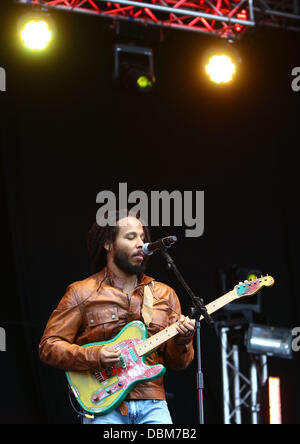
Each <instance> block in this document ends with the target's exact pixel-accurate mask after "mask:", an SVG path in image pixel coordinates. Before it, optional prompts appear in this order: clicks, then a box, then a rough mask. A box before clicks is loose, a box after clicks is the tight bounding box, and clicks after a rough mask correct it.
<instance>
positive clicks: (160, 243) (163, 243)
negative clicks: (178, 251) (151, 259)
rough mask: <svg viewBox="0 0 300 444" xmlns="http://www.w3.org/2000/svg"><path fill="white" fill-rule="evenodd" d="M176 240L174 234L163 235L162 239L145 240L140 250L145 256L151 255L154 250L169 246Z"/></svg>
mask: <svg viewBox="0 0 300 444" xmlns="http://www.w3.org/2000/svg"><path fill="white" fill-rule="evenodd" d="M176 241H177V237H176V236H168V237H163V238H162V239H159V240H157V241H155V242H151V243H149V242H147V243H146V244H144V245H143V248H142V251H143V253H144V254H146V255H147V256H151V254H153V253H154V251H156V250H160V249H161V248H169V247H170V246H171V245H173V244H174V243H175V242H176Z"/></svg>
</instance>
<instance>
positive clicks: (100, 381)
mask: <svg viewBox="0 0 300 444" xmlns="http://www.w3.org/2000/svg"><path fill="white" fill-rule="evenodd" d="M273 284H274V279H273V278H272V277H271V276H264V277H261V278H259V279H256V280H251V281H244V282H240V284H239V285H236V286H235V287H234V289H233V290H232V291H230V292H229V293H227V294H225V295H224V296H221V297H220V298H219V299H216V300H215V301H214V302H211V303H210V304H208V305H206V309H207V312H208V313H209V314H212V313H214V312H215V311H217V310H219V309H220V308H222V307H224V306H225V305H227V304H228V303H230V302H232V301H233V300H234V299H238V298H241V297H244V296H250V295H253V294H255V293H257V292H258V291H259V290H260V289H261V288H262V287H263V286H267V287H270V286H271V285H273ZM186 319H188V318H186ZM201 319H203V316H201V318H200V320H201ZM176 325H177V323H175V324H172V325H170V326H169V327H167V328H165V329H164V330H161V331H160V332H158V333H156V334H155V335H153V336H151V337H149V338H147V336H148V333H147V329H146V327H145V325H144V324H143V323H142V322H140V321H133V322H130V323H129V324H127V325H125V327H124V328H123V329H122V330H121V331H120V332H119V333H118V334H117V336H115V337H114V338H113V339H111V340H110V341H103V342H96V343H92V344H86V345H83V346H82V347H94V346H103V345H109V346H111V347H114V348H116V349H121V350H122V352H121V357H120V364H119V365H118V366H117V367H114V368H111V369H107V370H106V371H98V372H97V371H96V372H95V371H81V372H80V371H67V372H66V376H67V379H68V383H69V387H70V389H71V390H72V392H73V394H74V395H75V397H76V399H77V401H78V403H79V404H80V405H81V407H82V408H83V409H84V410H85V411H86V412H89V413H93V414H99V415H103V414H105V413H108V412H110V411H111V410H113V409H115V408H117V407H118V406H119V405H120V404H121V402H122V401H123V400H124V399H125V398H126V396H127V395H128V393H129V392H130V390H132V388H133V387H134V386H135V385H136V384H138V383H139V382H142V381H151V380H153V379H157V378H160V377H162V376H163V375H164V373H165V371H166V369H165V367H164V366H163V365H160V364H158V365H147V364H146V362H145V361H146V358H147V356H149V355H150V354H151V353H152V352H153V351H155V350H156V349H157V348H158V347H159V346H160V345H161V344H163V343H164V342H166V341H168V340H169V339H171V338H172V337H174V336H176V335H177V334H178V332H177V329H176Z"/></svg>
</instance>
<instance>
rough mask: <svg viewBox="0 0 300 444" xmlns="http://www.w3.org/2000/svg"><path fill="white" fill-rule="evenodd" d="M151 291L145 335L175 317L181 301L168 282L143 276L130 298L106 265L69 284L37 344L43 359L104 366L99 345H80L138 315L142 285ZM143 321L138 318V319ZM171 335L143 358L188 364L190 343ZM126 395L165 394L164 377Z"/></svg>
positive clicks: (67, 366)
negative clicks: (147, 326)
mask: <svg viewBox="0 0 300 444" xmlns="http://www.w3.org/2000/svg"><path fill="white" fill-rule="evenodd" d="M146 284H149V287H150V289H151V290H152V293H153V296H154V297H153V317H152V322H151V323H150V325H149V328H148V334H149V336H151V335H153V334H154V333H157V332H158V331H160V330H162V329H163V328H165V327H167V326H168V325H170V324H172V323H174V322H176V321H177V320H178V318H179V315H180V314H181V308H180V303H179V300H178V297H177V295H176V293H175V292H174V290H173V289H172V288H170V287H169V286H167V285H165V284H162V283H160V282H157V281H155V280H154V279H153V278H151V277H149V276H146V275H142V277H141V279H140V282H139V283H138V285H137V286H136V288H135V290H134V292H133V294H132V296H131V298H130V299H129V297H128V295H127V294H125V293H123V291H122V289H120V288H118V287H116V286H114V282H113V280H112V278H111V277H108V276H107V274H106V269H104V270H102V271H101V272H99V273H97V274H94V275H92V276H90V277H88V278H87V279H84V280H83V281H79V282H74V283H73V284H71V285H70V286H69V287H68V288H67V290H66V293H65V295H64V297H63V298H62V300H61V301H60V303H59V305H58V307H57V308H56V309H55V310H54V311H53V313H52V315H51V317H50V319H49V321H48V323H47V326H46V328H45V331H44V334H43V337H42V339H41V342H40V345H39V354H40V358H41V360H42V361H43V362H45V363H47V364H49V365H52V366H54V367H58V368H61V369H64V370H78V371H79V370H100V371H101V370H103V367H102V366H101V361H100V359H99V355H100V347H99V346H95V347H93V346H92V347H87V348H86V347H80V346H81V345H83V344H88V343H92V342H101V341H107V340H109V339H111V338H113V337H114V336H115V335H116V334H117V333H118V332H119V331H120V330H121V329H122V328H123V327H124V326H125V325H126V324H127V323H128V322H131V321H133V320H136V319H139V320H140V319H141V308H142V300H143V291H144V285H146ZM141 320H142V319H141ZM178 338H179V336H175V337H174V338H172V339H170V340H169V341H168V342H166V343H164V344H163V345H161V346H160V348H159V349H158V350H157V351H156V352H154V353H152V354H151V355H150V356H149V357H148V358H147V363H148V364H150V365H153V364H157V363H160V364H163V365H165V366H166V367H167V368H170V369H173V370H182V369H184V368H186V367H187V366H188V365H189V364H190V363H191V361H192V360H193V357H194V349H193V344H192V339H191V342H190V343H189V344H188V345H180V344H179V342H178ZM128 399H165V391H164V387H163V378H160V379H157V380H154V381H148V382H142V383H139V384H137V385H136V386H135V388H134V389H133V390H132V391H131V392H130V393H129V395H128Z"/></svg>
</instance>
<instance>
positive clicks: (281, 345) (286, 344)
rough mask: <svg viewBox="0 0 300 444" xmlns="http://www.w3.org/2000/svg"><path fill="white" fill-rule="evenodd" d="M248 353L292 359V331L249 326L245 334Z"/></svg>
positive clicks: (255, 325)
mask: <svg viewBox="0 0 300 444" xmlns="http://www.w3.org/2000/svg"><path fill="white" fill-rule="evenodd" d="M245 343H246V344H245V345H246V348H247V352H248V353H252V354H262V355H268V356H275V357H279V358H286V359H292V357H293V350H292V330H289V329H287V328H279V327H270V326H268V325H260V324H249V327H248V331H247V332H246V334H245Z"/></svg>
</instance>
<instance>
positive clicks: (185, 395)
mask: <svg viewBox="0 0 300 444" xmlns="http://www.w3.org/2000/svg"><path fill="white" fill-rule="evenodd" d="M1 3H2V5H1V7H2V12H1V19H0V20H1V22H2V23H1V27H0V29H1V36H0V45H1V53H0V57H1V58H0V65H1V66H2V67H4V68H5V70H6V74H7V91H6V92H5V93H0V94H1V96H0V100H1V149H2V151H1V182H0V192H1V206H2V208H1V209H2V212H1V214H2V216H1V231H2V248H1V251H2V260H3V265H2V304H1V311H0V326H1V327H2V328H5V330H6V341H7V344H6V348H7V350H6V351H5V352H1V353H0V367H1V382H0V384H1V400H2V402H1V407H0V412H1V413H0V418H1V422H2V423H50V424H53V423H75V422H77V418H76V415H75V414H74V412H73V411H72V409H71V407H70V406H69V402H68V398H67V388H66V384H65V377H64V374H63V372H62V371H60V370H57V369H53V368H50V367H47V366H46V365H44V364H42V363H41V362H40V361H39V358H38V354H37V347H38V343H39V340H40V337H41V335H42V333H43V329H44V327H45V324H46V322H47V320H48V318H49V316H50V314H51V312H52V310H53V309H54V308H55V307H56V305H57V304H58V302H59V300H60V299H61V297H62V296H63V294H64V291H65V288H66V286H67V285H68V284H69V283H71V282H73V281H77V280H80V279H83V278H85V277H86V276H88V275H89V263H88V257H87V251H86V235H87V231H88V229H89V227H90V225H91V223H92V222H93V221H94V220H95V215H96V211H97V209H98V208H99V204H97V203H96V195H97V193H99V192H100V191H102V190H111V191H113V192H115V193H117V192H118V186H119V183H121V182H126V183H127V184H128V192H131V191H134V190H143V191H145V192H146V193H148V195H149V196H150V191H151V190H157V191H161V190H164V189H166V190H168V191H170V192H171V191H173V190H179V191H181V192H183V191H185V190H193V191H194V192H195V191H196V190H204V192H205V227H204V234H203V235H202V236H201V237H199V238H195V239H192V238H186V237H185V233H184V227H183V228H179V227H170V228H168V227H162V228H157V227H154V229H153V231H152V237H153V239H155V238H158V237H162V236H165V235H169V234H176V235H177V236H178V238H179V241H178V243H177V244H176V246H174V247H173V248H172V257H173V258H174V260H175V261H176V263H177V266H178V268H179V269H180V271H181V272H182V274H183V275H184V277H185V279H186V281H187V282H188V283H189V285H190V286H191V288H192V289H193V290H194V292H195V293H196V294H198V295H199V296H201V297H203V298H204V300H205V302H206V303H208V302H210V301H212V300H214V299H215V298H217V297H219V296H221V294H220V293H219V290H218V286H217V282H216V273H217V271H218V269H219V268H220V267H223V266H224V265H227V264H232V263H245V264H249V265H255V266H258V267H259V268H261V269H262V270H263V271H264V273H269V274H271V275H272V276H274V278H275V281H276V283H275V286H274V287H272V288H270V289H265V290H264V291H263V293H262V306H263V314H264V316H265V317H266V319H267V321H268V322H269V324H271V325H275V326H278V327H286V328H293V327H296V326H299V325H300V305H299V292H298V269H299V259H298V249H299V234H298V211H297V210H298V205H299V197H298V190H299V186H298V176H299V172H298V164H297V162H296V155H297V151H298V149H299V143H298V137H297V135H298V126H299V122H298V120H299V119H298V107H297V105H298V106H299V98H300V92H299V93H296V92H293V91H292V89H291V81H292V77H291V71H292V68H293V67H295V66H298V65H299V64H300V60H299V53H298V48H299V44H300V39H299V36H298V35H297V34H293V33H288V32H284V31H282V30H270V29H260V28H258V29H256V30H255V32H253V33H250V34H249V35H246V36H245V37H244V39H243V40H242V42H241V43H240V49H241V53H242V58H243V65H242V67H241V75H240V78H239V79H238V81H237V82H236V84H233V85H232V86H230V87H228V88H221V89H218V88H215V87H213V86H212V85H209V84H208V83H206V81H204V80H199V78H198V72H197V70H198V66H199V54H201V52H202V51H203V50H204V49H205V48H206V46H207V45H208V44H209V43H211V42H212V39H211V38H209V37H205V36H197V35H194V34H192V33H191V34H189V33H183V32H167V33H166V36H165V37H166V38H165V40H164V42H163V43H162V44H160V45H156V47H155V67H156V77H157V80H158V86H157V89H156V90H155V91H154V93H153V94H152V95H150V96H135V95H133V94H131V93H129V92H125V91H119V90H117V89H116V88H115V87H114V85H113V84H112V82H111V55H112V52H111V44H112V35H111V33H110V31H109V30H107V28H105V26H104V22H103V21H101V20H99V19H96V18H91V17H85V16H81V15H75V14H62V13H60V14H59V13H55V14H54V17H55V19H56V21H57V29H58V37H57V39H58V41H57V43H56V46H55V47H54V48H53V49H52V50H50V52H49V53H47V54H45V55H42V56H40V57H38V56H33V57H32V56H30V55H28V54H25V53H24V52H23V51H22V50H21V49H20V48H19V46H18V45H17V43H16V42H15V41H14V32H15V28H14V26H15V20H16V17H17V11H20V10H23V9H22V8H17V7H16V6H13V5H12V4H11V3H12V2H1ZM148 274H150V275H152V276H154V277H156V278H157V279H158V280H161V281H163V282H166V283H168V284H170V285H171V286H173V287H174V288H175V290H176V291H177V293H178V295H179V297H180V300H181V303H182V306H183V309H184V311H186V310H187V309H188V307H189V305H190V304H189V299H188V296H187V295H186V294H185V293H184V292H183V291H182V289H181V287H180V286H179V284H178V283H177V282H176V280H175V278H174V277H173V276H172V275H171V274H170V272H169V271H167V269H166V266H165V264H164V263H163V261H162V259H161V257H160V255H155V256H153V257H152V259H151V261H150V265H149V270H148ZM201 337H202V360H203V372H204V381H205V390H204V407H205V420H206V422H207V423H210V424H217V423H221V422H222V395H221V387H222V386H221V362H220V344H219V339H218V337H217V335H216V333H215V330H214V329H213V328H210V327H208V326H207V325H205V324H203V328H202V330H201ZM195 371H196V365H195V364H192V365H191V366H190V367H189V368H188V369H186V370H185V371H183V372H179V373H177V372H171V371H168V372H167V376H166V389H167V392H168V394H169V404H170V409H171V413H172V415H173V418H174V422H175V423H177V424H193V423H196V422H197V414H196V412H197V396H196V383H195ZM269 371H270V373H271V374H272V375H274V376H277V375H278V376H280V377H281V381H282V404H283V421H284V422H285V423H299V419H300V417H299V409H298V408H297V404H298V402H297V401H298V393H299V355H297V354H295V357H294V359H293V360H291V361H290V360H283V359H275V358H270V359H269Z"/></svg>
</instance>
